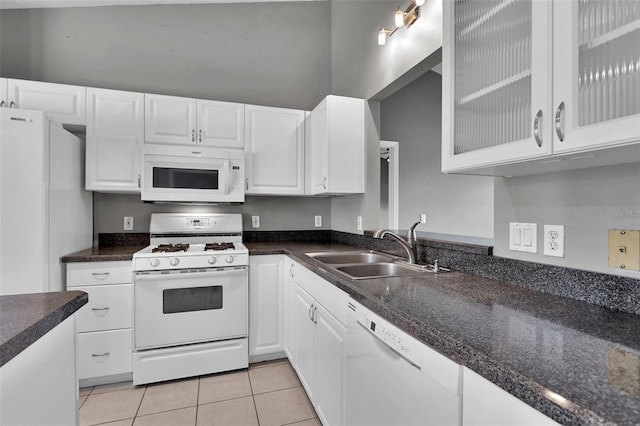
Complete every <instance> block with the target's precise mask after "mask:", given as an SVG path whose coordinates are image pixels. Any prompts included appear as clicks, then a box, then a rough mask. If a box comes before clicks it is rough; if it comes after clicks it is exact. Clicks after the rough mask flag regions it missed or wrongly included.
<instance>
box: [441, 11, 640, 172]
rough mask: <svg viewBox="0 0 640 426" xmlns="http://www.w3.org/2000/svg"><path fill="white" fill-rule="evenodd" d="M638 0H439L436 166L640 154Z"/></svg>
mask: <svg viewBox="0 0 640 426" xmlns="http://www.w3.org/2000/svg"><path fill="white" fill-rule="evenodd" d="M639 9H640V6H638V2H637V1H628V2H615V1H609V0H585V1H565V0H539V1H538V0H515V1H509V2H504V1H498V0H489V1H482V2H468V1H462V0H445V3H444V9H443V13H444V33H443V37H444V38H443V96H442V105H443V111H442V112H443V114H442V116H443V127H442V132H443V140H442V171H443V172H462V173H471V174H486V175H496V176H512V175H513V176H515V175H526V174H536V173H544V172H550V171H557V170H569V169H577V168H583V167H593V166H598V165H610V164H620V163H627V162H634V161H640V144H638V141H640V125H639V124H638V123H639V122H640V121H639V120H640V54H639V50H638V46H639V45H640V12H639V11H638V10H639Z"/></svg>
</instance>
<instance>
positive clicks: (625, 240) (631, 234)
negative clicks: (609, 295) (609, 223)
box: [609, 229, 640, 271]
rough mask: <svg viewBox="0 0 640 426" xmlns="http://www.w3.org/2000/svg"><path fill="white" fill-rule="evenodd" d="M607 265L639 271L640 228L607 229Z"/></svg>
mask: <svg viewBox="0 0 640 426" xmlns="http://www.w3.org/2000/svg"><path fill="white" fill-rule="evenodd" d="M609 266H610V267H612V268H618V269H628V270H631V271H640V230H637V229H636V230H633V229H609Z"/></svg>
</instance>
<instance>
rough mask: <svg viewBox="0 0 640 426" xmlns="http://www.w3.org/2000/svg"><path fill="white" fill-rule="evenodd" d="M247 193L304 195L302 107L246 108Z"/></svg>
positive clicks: (251, 106)
mask: <svg viewBox="0 0 640 426" xmlns="http://www.w3.org/2000/svg"><path fill="white" fill-rule="evenodd" d="M245 115H246V118H245V126H246V131H245V135H246V144H245V153H246V161H245V163H246V170H247V176H246V180H247V186H246V190H247V191H246V193H247V194H269V195H302V194H304V117H305V112H304V111H301V110H293V109H283V108H269V107H261V106H255V105H247V106H246V107H245Z"/></svg>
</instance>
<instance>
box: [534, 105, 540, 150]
mask: <svg viewBox="0 0 640 426" xmlns="http://www.w3.org/2000/svg"><path fill="white" fill-rule="evenodd" d="M540 120H542V110H539V111H538V113H537V114H536V118H535V119H534V120H533V136H534V137H535V139H536V143H537V144H538V146H539V147H541V148H542V136H541V135H540V125H541V123H540Z"/></svg>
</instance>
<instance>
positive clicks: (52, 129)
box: [0, 108, 93, 295]
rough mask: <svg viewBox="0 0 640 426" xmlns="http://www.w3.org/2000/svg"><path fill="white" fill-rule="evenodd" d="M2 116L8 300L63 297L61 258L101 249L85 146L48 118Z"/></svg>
mask: <svg viewBox="0 0 640 426" xmlns="http://www.w3.org/2000/svg"><path fill="white" fill-rule="evenodd" d="M0 114H1V116H2V120H1V122H0V125H1V127H0V295H8V294H22V293H37V292H48V291H62V290H64V288H65V284H64V283H65V279H64V278H65V268H64V267H63V265H62V264H61V263H60V257H61V256H64V255H67V254H70V253H73V252H75V251H78V250H82V249H85V248H88V247H91V245H92V242H93V198H92V193H91V192H90V191H86V190H85V189H84V162H85V159H84V142H83V141H82V140H81V139H80V138H78V137H76V136H74V135H72V134H71V133H69V132H67V131H66V130H64V129H63V128H62V126H61V125H60V124H58V123H56V122H54V121H51V120H49V119H48V118H47V115H46V114H45V113H43V112H40V111H30V110H21V109H13V108H0Z"/></svg>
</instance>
